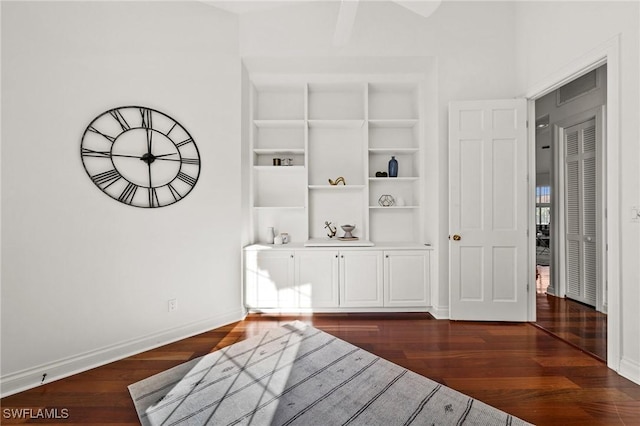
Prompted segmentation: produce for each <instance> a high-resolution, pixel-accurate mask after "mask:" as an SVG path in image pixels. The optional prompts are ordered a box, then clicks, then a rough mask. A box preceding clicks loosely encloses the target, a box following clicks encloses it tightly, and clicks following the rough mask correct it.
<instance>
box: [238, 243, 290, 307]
mask: <svg viewBox="0 0 640 426" xmlns="http://www.w3.org/2000/svg"><path fill="white" fill-rule="evenodd" d="M245 259H246V261H245V267H246V287H245V289H246V295H245V300H246V304H247V306H248V307H250V308H294V307H297V305H298V297H297V292H296V289H295V287H294V282H293V278H294V277H293V270H294V256H293V251H287V250H274V251H248V252H247V253H246V256H245Z"/></svg>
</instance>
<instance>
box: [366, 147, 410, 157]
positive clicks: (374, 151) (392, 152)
mask: <svg viewBox="0 0 640 426" xmlns="http://www.w3.org/2000/svg"><path fill="white" fill-rule="evenodd" d="M418 151H419V149H418V148H392V147H389V148H369V152H370V153H371V154H388V155H401V154H415V153H416V152H418Z"/></svg>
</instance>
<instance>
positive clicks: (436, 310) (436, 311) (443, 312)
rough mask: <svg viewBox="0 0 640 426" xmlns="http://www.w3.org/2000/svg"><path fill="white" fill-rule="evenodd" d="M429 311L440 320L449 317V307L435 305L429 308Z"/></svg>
mask: <svg viewBox="0 0 640 426" xmlns="http://www.w3.org/2000/svg"><path fill="white" fill-rule="evenodd" d="M429 313H430V314H431V315H432V316H433V317H434V318H435V319H439V320H446V319H449V307H448V306H445V307H433V308H431V309H429Z"/></svg>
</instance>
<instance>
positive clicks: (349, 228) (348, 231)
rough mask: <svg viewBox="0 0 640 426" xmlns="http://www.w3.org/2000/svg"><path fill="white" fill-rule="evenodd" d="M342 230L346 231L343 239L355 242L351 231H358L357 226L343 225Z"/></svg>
mask: <svg viewBox="0 0 640 426" xmlns="http://www.w3.org/2000/svg"><path fill="white" fill-rule="evenodd" d="M341 228H342V230H343V231H344V236H342V239H344V240H353V239H354V238H356V237H354V236H353V234H352V233H351V231H353V230H354V229H356V226H355V225H342V226H341Z"/></svg>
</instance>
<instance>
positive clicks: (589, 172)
mask: <svg viewBox="0 0 640 426" xmlns="http://www.w3.org/2000/svg"><path fill="white" fill-rule="evenodd" d="M563 139H564V156H565V185H566V190H565V206H566V208H565V233H566V235H565V238H566V240H565V250H566V282H567V297H569V298H571V299H575V300H578V301H580V302H583V303H586V304H588V305H591V306H595V305H596V295H597V287H598V285H597V282H598V276H599V274H598V272H599V271H598V245H597V241H596V236H597V223H598V222H597V221H598V215H597V211H598V209H597V204H596V203H597V196H598V194H597V185H596V179H597V163H596V146H597V135H596V120H595V119H592V120H589V121H586V122H584V123H581V124H578V125H575V126H572V127H569V128H567V129H565V130H564V138H563Z"/></svg>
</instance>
